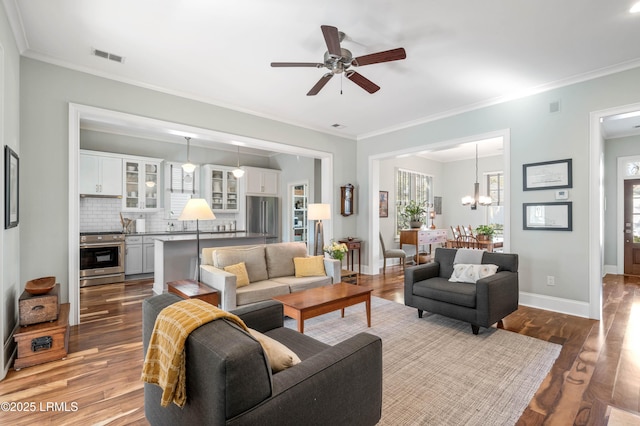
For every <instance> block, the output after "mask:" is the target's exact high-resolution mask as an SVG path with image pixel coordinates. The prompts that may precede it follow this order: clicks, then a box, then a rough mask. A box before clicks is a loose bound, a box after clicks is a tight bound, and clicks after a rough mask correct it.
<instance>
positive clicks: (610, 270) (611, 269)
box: [603, 265, 618, 275]
mask: <svg viewBox="0 0 640 426" xmlns="http://www.w3.org/2000/svg"><path fill="white" fill-rule="evenodd" d="M603 272H604V275H607V274H613V275H618V265H604V270H603Z"/></svg>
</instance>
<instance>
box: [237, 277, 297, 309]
mask: <svg viewBox="0 0 640 426" xmlns="http://www.w3.org/2000/svg"><path fill="white" fill-rule="evenodd" d="M289 293H290V291H289V286H288V285H286V284H284V283H280V282H277V281H273V280H263V281H258V282H252V283H251V284H249V285H248V286H245V287H240V288H239V289H237V290H236V305H237V306H242V305H247V304H249V303H256V302H262V301H263V300H269V299H271V298H272V297H274V296H281V295H283V294H289Z"/></svg>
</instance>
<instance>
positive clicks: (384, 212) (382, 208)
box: [378, 191, 389, 217]
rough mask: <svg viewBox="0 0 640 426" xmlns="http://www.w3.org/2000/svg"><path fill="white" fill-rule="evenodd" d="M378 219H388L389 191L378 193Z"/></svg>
mask: <svg viewBox="0 0 640 426" xmlns="http://www.w3.org/2000/svg"><path fill="white" fill-rule="evenodd" d="M378 212H379V214H378V217H389V191H380V204H379V207H378Z"/></svg>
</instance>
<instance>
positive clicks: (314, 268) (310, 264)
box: [293, 256, 327, 278]
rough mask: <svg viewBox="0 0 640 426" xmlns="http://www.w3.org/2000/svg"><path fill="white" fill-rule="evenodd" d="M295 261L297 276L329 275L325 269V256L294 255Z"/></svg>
mask: <svg viewBox="0 0 640 426" xmlns="http://www.w3.org/2000/svg"><path fill="white" fill-rule="evenodd" d="M293 263H294V265H295V270H296V274H295V275H296V278H302V277H322V276H325V275H327V273H326V272H325V270H324V256H309V257H294V258H293Z"/></svg>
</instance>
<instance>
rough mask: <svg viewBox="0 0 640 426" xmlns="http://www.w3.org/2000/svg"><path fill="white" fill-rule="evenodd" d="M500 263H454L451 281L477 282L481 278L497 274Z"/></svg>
mask: <svg viewBox="0 0 640 426" xmlns="http://www.w3.org/2000/svg"><path fill="white" fill-rule="evenodd" d="M497 270H498V265H480V264H478V265H475V264H474V265H468V264H464V263H458V264H457V265H453V274H451V278H449V281H450V282H459V283H471V284H475V283H476V281H478V280H479V279H482V278H485V277H489V276H491V275H495V273H496V271H497Z"/></svg>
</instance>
